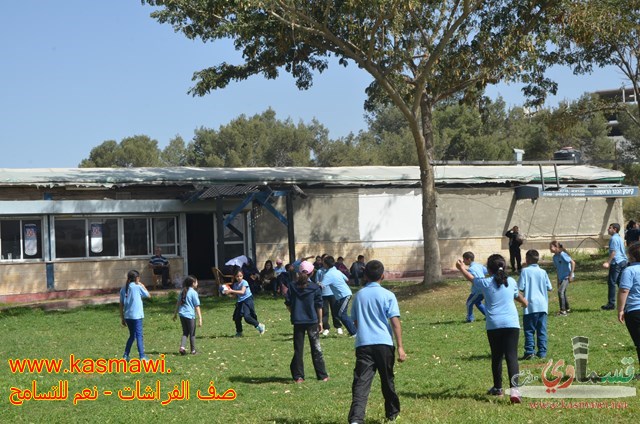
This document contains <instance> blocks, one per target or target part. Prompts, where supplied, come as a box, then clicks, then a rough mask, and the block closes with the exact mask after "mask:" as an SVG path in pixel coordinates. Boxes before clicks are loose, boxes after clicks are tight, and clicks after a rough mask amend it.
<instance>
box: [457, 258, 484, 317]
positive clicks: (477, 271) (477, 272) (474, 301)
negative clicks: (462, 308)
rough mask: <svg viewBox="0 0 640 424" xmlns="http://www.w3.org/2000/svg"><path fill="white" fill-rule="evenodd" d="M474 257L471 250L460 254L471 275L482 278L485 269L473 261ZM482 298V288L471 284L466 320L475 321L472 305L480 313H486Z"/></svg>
mask: <svg viewBox="0 0 640 424" xmlns="http://www.w3.org/2000/svg"><path fill="white" fill-rule="evenodd" d="M474 259H475V255H474V254H473V252H464V253H463V254H462V262H464V264H465V265H466V266H467V267H468V270H469V272H470V273H471V275H473V276H474V277H478V278H483V277H484V276H485V275H487V269H486V268H485V267H484V266H482V265H481V264H479V263H477V262H474ZM483 299H484V296H483V295H482V290H480V289H478V288H475V287H474V286H473V284H472V285H471V293H470V294H469V297H468V298H467V322H473V321H475V317H474V316H473V306H474V305H475V306H476V308H478V310H479V311H480V312H482V315H487V310H486V309H485V307H484V305H483V304H482V300H483Z"/></svg>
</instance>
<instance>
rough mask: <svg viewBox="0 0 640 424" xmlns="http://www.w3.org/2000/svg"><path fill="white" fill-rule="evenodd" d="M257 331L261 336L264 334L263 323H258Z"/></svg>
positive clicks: (265, 328) (265, 329)
mask: <svg viewBox="0 0 640 424" xmlns="http://www.w3.org/2000/svg"><path fill="white" fill-rule="evenodd" d="M257 329H258V333H260V335H261V336H262V335H263V334H264V332H265V331H267V327H265V325H264V324H258V327H257Z"/></svg>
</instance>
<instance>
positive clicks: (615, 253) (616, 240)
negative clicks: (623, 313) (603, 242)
mask: <svg viewBox="0 0 640 424" xmlns="http://www.w3.org/2000/svg"><path fill="white" fill-rule="evenodd" d="M607 232H608V233H609V235H610V236H611V238H610V239H609V258H608V259H607V261H606V262H605V263H603V264H602V266H603V267H604V268H609V277H608V279H607V284H608V286H609V287H608V288H609V290H608V298H607V304H606V305H602V306H601V308H602V309H604V310H612V309H615V307H616V286H618V285H619V284H620V275H621V274H622V270H623V269H625V267H626V266H627V255H626V253H625V251H624V243H623V241H622V237H620V224H618V223H617V222H614V223H612V224H610V225H609V228H607Z"/></svg>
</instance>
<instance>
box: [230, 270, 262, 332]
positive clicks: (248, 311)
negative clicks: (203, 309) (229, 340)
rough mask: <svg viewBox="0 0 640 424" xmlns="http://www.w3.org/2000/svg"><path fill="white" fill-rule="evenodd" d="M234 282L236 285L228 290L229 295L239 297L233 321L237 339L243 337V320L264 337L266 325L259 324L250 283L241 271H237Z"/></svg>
mask: <svg viewBox="0 0 640 424" xmlns="http://www.w3.org/2000/svg"><path fill="white" fill-rule="evenodd" d="M233 280H234V283H233V285H232V286H231V289H229V290H227V293H228V294H235V295H236V296H238V300H237V301H236V309H235V310H234V311H233V320H234V321H235V323H236V337H242V318H244V320H245V321H246V323H247V324H249V325H253V326H254V327H255V329H256V330H258V333H260V335H261V336H262V335H263V334H264V332H265V329H266V328H265V325H264V324H261V323H259V322H258V316H257V315H256V311H255V307H254V305H253V296H252V295H251V289H250V288H249V283H247V281H246V280H245V279H244V274H243V273H242V271H241V270H236V272H235V273H234V274H233Z"/></svg>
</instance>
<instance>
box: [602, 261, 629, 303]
mask: <svg viewBox="0 0 640 424" xmlns="http://www.w3.org/2000/svg"><path fill="white" fill-rule="evenodd" d="M626 267H627V261H622V262H620V263H618V264H614V263H610V264H609V277H608V278H607V284H608V286H609V287H608V288H609V290H608V293H607V294H608V302H607V303H608V304H609V305H611V306H615V304H616V289H617V288H618V285H619V284H620V276H621V275H622V271H623V270H624V269H625V268H626Z"/></svg>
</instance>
